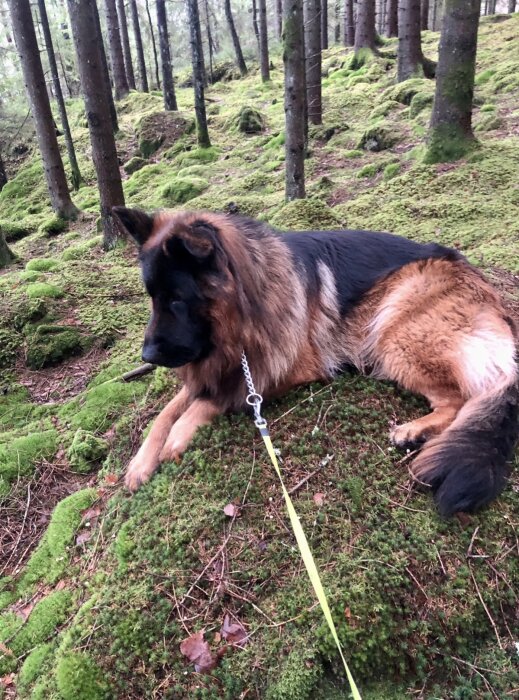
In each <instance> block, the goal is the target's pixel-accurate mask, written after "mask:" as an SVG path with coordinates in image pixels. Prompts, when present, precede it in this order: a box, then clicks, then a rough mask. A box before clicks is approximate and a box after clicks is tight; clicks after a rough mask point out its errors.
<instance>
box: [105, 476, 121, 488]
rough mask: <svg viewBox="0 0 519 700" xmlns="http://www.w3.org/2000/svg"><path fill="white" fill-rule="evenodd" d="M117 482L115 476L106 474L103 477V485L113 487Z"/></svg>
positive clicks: (117, 479) (117, 478)
mask: <svg viewBox="0 0 519 700" xmlns="http://www.w3.org/2000/svg"><path fill="white" fill-rule="evenodd" d="M118 481H119V477H118V476H117V474H107V475H106V476H105V484H108V486H115V484H116V483H117V482H118Z"/></svg>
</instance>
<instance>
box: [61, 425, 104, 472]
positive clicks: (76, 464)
mask: <svg viewBox="0 0 519 700" xmlns="http://www.w3.org/2000/svg"><path fill="white" fill-rule="evenodd" d="M107 452H108V443H107V442H106V440H103V439H102V438H98V437H96V436H95V435H94V434H93V433H90V432H88V431H86V430H81V428H79V429H78V430H76V433H75V435H74V439H73V440H72V444H71V445H70V447H69V449H68V452H67V457H68V460H69V463H70V467H71V468H72V470H73V471H75V472H79V473H80V474H87V473H88V472H90V471H92V469H93V468H94V466H95V465H96V463H99V462H100V461H102V460H103V459H104V458H105V457H106V454H107Z"/></svg>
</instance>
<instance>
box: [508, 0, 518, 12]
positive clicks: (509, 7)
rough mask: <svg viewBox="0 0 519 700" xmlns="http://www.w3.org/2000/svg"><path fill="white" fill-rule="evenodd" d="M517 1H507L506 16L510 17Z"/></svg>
mask: <svg viewBox="0 0 519 700" xmlns="http://www.w3.org/2000/svg"><path fill="white" fill-rule="evenodd" d="M516 1H517V0H508V14H509V15H511V14H513V13H514V12H515V7H516Z"/></svg>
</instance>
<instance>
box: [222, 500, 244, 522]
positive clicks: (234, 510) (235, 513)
mask: <svg viewBox="0 0 519 700" xmlns="http://www.w3.org/2000/svg"><path fill="white" fill-rule="evenodd" d="M223 512H224V513H225V515H228V516H229V517H230V518H239V517H240V515H241V508H240V507H239V506H236V505H234V503H228V504H227V505H226V506H225V508H224V509H223Z"/></svg>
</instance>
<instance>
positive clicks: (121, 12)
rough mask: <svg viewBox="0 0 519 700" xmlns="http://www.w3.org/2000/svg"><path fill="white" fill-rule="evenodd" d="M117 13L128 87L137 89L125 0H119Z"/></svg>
mask: <svg viewBox="0 0 519 700" xmlns="http://www.w3.org/2000/svg"><path fill="white" fill-rule="evenodd" d="M117 14H118V16H119V30H120V32H121V41H122V44H123V56H124V67H125V69H126V77H127V79H128V87H129V88H130V90H135V89H136V88H135V74H134V72H133V62H132V52H131V51H130V37H129V36H128V22H127V19H126V11H125V9H124V0H117Z"/></svg>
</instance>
